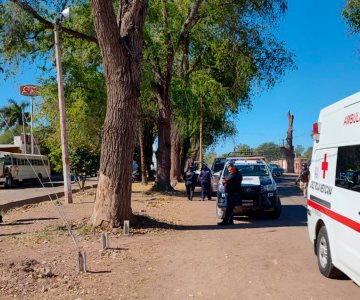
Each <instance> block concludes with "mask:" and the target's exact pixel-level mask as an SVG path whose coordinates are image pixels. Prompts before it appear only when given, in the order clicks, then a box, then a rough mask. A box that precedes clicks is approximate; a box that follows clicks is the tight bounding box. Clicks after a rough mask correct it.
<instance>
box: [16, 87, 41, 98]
mask: <svg viewBox="0 0 360 300" xmlns="http://www.w3.org/2000/svg"><path fill="white" fill-rule="evenodd" d="M20 94H21V95H24V96H37V95H38V94H39V87H38V86H37V85H32V84H28V85H21V86H20Z"/></svg>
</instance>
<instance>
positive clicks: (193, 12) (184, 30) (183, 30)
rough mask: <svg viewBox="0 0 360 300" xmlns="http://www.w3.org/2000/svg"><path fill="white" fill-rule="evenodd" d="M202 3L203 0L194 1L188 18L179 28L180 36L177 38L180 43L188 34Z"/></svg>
mask: <svg viewBox="0 0 360 300" xmlns="http://www.w3.org/2000/svg"><path fill="white" fill-rule="evenodd" d="M203 2H204V0H196V1H195V3H194V6H193V8H192V10H191V12H190V13H189V16H188V18H187V19H186V20H185V22H184V24H183V26H182V28H181V32H180V36H179V41H181V40H182V39H183V38H184V37H185V35H186V34H187V33H188V32H189V30H190V28H191V27H192V26H193V24H194V21H195V19H196V17H197V14H198V11H199V8H200V5H201V4H202V3H203Z"/></svg>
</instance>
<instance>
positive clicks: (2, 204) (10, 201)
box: [0, 177, 97, 209]
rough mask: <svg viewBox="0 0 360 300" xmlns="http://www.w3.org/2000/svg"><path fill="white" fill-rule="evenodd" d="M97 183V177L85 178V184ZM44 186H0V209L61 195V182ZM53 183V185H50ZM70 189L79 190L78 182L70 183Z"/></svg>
mask: <svg viewBox="0 0 360 300" xmlns="http://www.w3.org/2000/svg"><path fill="white" fill-rule="evenodd" d="M96 184H97V178H95V177H94V178H88V179H87V180H86V183H85V185H86V186H93V185H96ZM44 185H45V187H42V186H40V185H30V184H24V185H23V186H21V187H13V188H11V189H5V188H4V187H3V186H0V209H4V208H5V209H6V208H8V207H16V206H21V205H24V204H26V202H27V201H28V203H29V204H30V203H35V202H39V201H44V200H47V199H49V198H48V196H47V195H53V194H55V193H57V194H58V195H59V196H61V193H62V192H63V191H64V186H63V182H61V181H60V182H59V181H58V182H53V183H52V184H51V183H45V184H44ZM52 185H53V186H52ZM72 190H73V191H77V190H79V185H78V183H73V184H72Z"/></svg>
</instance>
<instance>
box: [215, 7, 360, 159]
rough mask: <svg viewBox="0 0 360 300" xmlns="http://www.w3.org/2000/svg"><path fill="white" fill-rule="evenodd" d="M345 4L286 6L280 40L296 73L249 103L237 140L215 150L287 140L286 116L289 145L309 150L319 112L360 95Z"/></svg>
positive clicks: (359, 56) (357, 56) (358, 40)
mask: <svg viewBox="0 0 360 300" xmlns="http://www.w3.org/2000/svg"><path fill="white" fill-rule="evenodd" d="M344 6H345V0H341V1H338V0H317V1H314V0H302V1H299V0H289V7H288V11H287V14H286V16H285V18H284V20H283V22H282V23H281V24H280V28H279V34H278V36H279V38H280V39H282V40H284V41H285V42H286V45H287V48H288V49H290V50H291V51H293V52H294V53H295V55H296V58H295V61H296V65H297V68H298V69H297V70H295V71H290V72H288V73H287V74H286V75H285V77H284V78H282V80H281V82H280V83H278V84H277V85H276V86H275V87H274V88H273V89H272V90H270V91H266V92H263V93H262V94H261V95H259V96H257V97H254V98H253V109H252V110H251V111H248V112H242V113H241V114H240V115H238V116H237V118H236V125H237V129H238V134H237V136H236V137H234V138H229V139H226V140H225V141H223V142H220V143H219V144H217V145H216V146H215V148H214V150H215V152H217V153H218V154H221V153H225V152H230V151H232V150H233V147H234V144H235V145H237V144H247V145H249V146H251V147H256V146H258V145H259V144H262V143H264V142H274V143H280V142H282V140H283V139H284V138H285V137H286V131H287V127H288V120H287V112H288V110H290V112H291V114H293V115H294V116H295V119H294V139H293V144H294V146H296V145H302V146H304V147H305V148H307V147H310V146H311V145H312V140H311V137H310V133H311V129H312V124H313V123H314V122H316V121H317V118H318V114H319V111H320V109H322V108H323V107H325V106H327V105H329V104H331V103H333V102H336V101H337V100H340V99H342V98H345V97H346V96H349V95H351V94H354V93H356V92H358V91H359V90H360V52H359V48H360V36H355V35H350V30H349V28H348V26H347V24H346V23H345V20H344V19H343V17H342V15H341V11H342V9H343V7H344Z"/></svg>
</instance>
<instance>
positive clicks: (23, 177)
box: [0, 151, 50, 188]
mask: <svg viewBox="0 0 360 300" xmlns="http://www.w3.org/2000/svg"><path fill="white" fill-rule="evenodd" d="M49 176H50V164H49V159H48V158H47V157H46V156H45V155H34V154H22V153H10V152H1V151H0V184H3V185H4V187H6V188H9V187H11V186H12V185H13V184H15V183H18V184H19V183H20V184H21V183H23V182H26V181H32V182H39V180H40V181H42V180H43V179H44V178H48V177H49Z"/></svg>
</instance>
